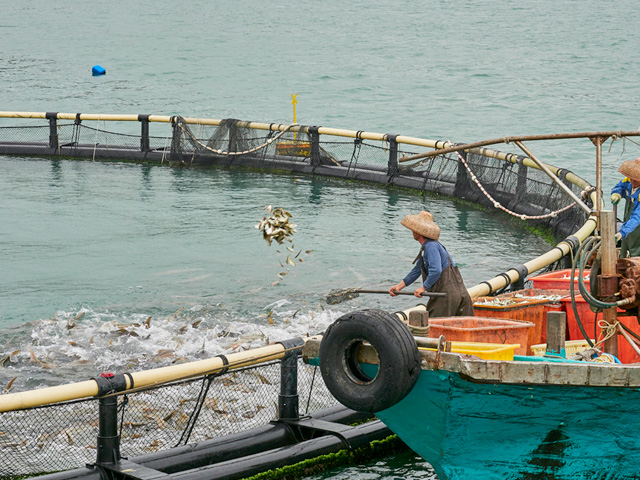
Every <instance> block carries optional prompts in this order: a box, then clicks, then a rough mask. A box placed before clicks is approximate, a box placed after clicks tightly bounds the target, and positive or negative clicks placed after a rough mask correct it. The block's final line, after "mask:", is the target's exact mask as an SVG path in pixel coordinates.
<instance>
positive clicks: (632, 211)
mask: <svg viewBox="0 0 640 480" xmlns="http://www.w3.org/2000/svg"><path fill="white" fill-rule="evenodd" d="M618 171H619V172H620V173H622V174H623V175H624V176H625V178H624V179H622V180H621V181H619V182H618V183H617V184H616V186H615V187H613V188H612V189H611V203H612V204H613V205H617V204H618V203H619V202H620V200H621V199H623V198H624V199H626V204H625V207H624V217H623V220H624V223H623V224H622V226H621V227H620V231H619V232H618V233H616V241H618V240H622V243H621V245H620V257H621V258H626V257H639V256H640V228H637V227H638V225H640V200H639V198H638V196H639V195H640V188H638V187H640V158H636V159H635V160H627V161H626V162H622V165H621V166H620V168H619V169H618Z"/></svg>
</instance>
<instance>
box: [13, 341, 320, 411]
mask: <svg viewBox="0 0 640 480" xmlns="http://www.w3.org/2000/svg"><path fill="white" fill-rule="evenodd" d="M310 338H312V337H310ZM302 340H303V341H305V342H306V341H307V340H309V338H303V339H302ZM286 353H287V351H286V349H285V347H284V346H283V345H282V344H281V343H275V344H273V345H269V346H266V347H261V348H256V349H253V350H248V351H246V352H239V353H231V354H229V355H225V356H226V358H227V360H228V362H229V363H228V365H225V364H224V362H223V361H222V358H220V357H219V356H217V357H213V358H209V359H206V360H198V361H195V362H188V363H183V364H180V365H172V366H169V367H161V368H156V369H153V370H145V371H141V372H133V373H130V375H131V377H132V378H133V386H134V388H136V389H137V388H143V387H149V386H153V385H161V384H163V383H168V382H174V381H179V380H185V379H189V378H194V377H199V376H202V375H208V374H211V373H216V372H219V371H221V370H223V369H225V368H228V369H229V370H234V369H238V368H242V367H247V366H250V365H257V364H260V363H265V362H270V361H272V360H279V359H281V358H282V357H284V355H285V354H286ZM125 379H126V383H127V390H129V389H131V383H130V380H129V378H127V376H126V375H125ZM124 391H125V392H126V390H124ZM97 394H98V384H97V383H96V381H95V380H86V381H84V382H78V383H72V384H68V385H59V386H55V387H47V388H40V389H37V390H29V391H26V392H16V393H9V394H6V395H0V412H9V411H12V410H23V409H26V408H32V407H37V406H41V405H48V404H53V403H60V402H67V401H71V400H78V399H82V398H87V397H94V396H96V395H97Z"/></svg>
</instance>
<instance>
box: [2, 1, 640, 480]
mask: <svg viewBox="0 0 640 480" xmlns="http://www.w3.org/2000/svg"><path fill="white" fill-rule="evenodd" d="M0 5H1V6H2V15H1V16H0V85H1V87H2V88H0V110H6V111H37V112H44V111H59V112H72V113H74V112H82V113H127V114H144V113H151V114H160V115H173V114H179V115H184V116H192V117H210V118H229V117H231V118H240V119H244V120H255V121H264V122H282V123H290V122H292V120H293V110H292V105H291V95H292V94H297V100H298V104H297V107H296V113H297V121H298V122H299V123H302V124H308V125H323V126H331V127H337V128H347V129H352V130H367V131H373V132H382V133H395V134H404V135H412V136H417V137H424V138H431V139H442V140H452V141H456V142H473V141H479V140H485V139H488V138H496V137H504V136H509V135H519V134H543V133H560V132H578V131H594V130H635V129H637V128H638V126H639V125H640V118H639V117H638V114H637V111H638V107H639V106H640V105H639V104H640V91H639V90H638V88H637V83H638V76H639V75H638V74H639V71H640V68H639V66H640V65H639V62H640V59H639V57H638V55H637V45H638V41H637V40H636V33H637V25H638V24H640V18H639V17H640V14H639V13H638V9H637V5H636V4H635V3H633V2H631V1H612V2H608V3H606V4H603V3H602V2H595V1H593V0H583V1H577V0H576V1H574V0H555V1H551V0H532V1H528V2H486V1H480V0H462V1H459V2H445V1H442V0H439V1H429V2H421V3H420V2H408V1H404V0H401V1H396V2H381V1H376V0H373V1H367V2H363V1H359V0H355V1H351V2H346V3H345V2H311V1H306V0H303V1H299V2H295V3H293V2H280V3H277V2H275V3H274V2H256V1H247V0H235V1H233V2H231V1H226V0H220V1H216V2H207V1H202V0H194V1H192V2H188V3H179V2H174V1H172V2H170V1H166V0H154V1H149V0H140V1H137V2H124V1H119V0H117V1H113V2H102V3H100V2H98V3H96V2H80V1H68V2H48V1H44V0H33V1H27V2H9V1H6V0H5V1H2V2H1V3H0ZM96 64H100V65H102V66H103V67H105V68H106V70H107V74H106V75H105V76H103V77H92V76H91V67H92V66H93V65H96ZM528 146H529V147H530V149H531V150H532V151H533V152H534V153H536V154H538V156H539V157H540V158H541V159H542V160H544V161H546V162H549V163H552V164H555V165H558V166H563V167H565V168H568V169H570V170H573V171H575V172H577V173H579V174H580V175H582V176H584V177H585V178H587V179H588V180H590V181H591V182H592V183H594V184H595V170H594V166H595V149H594V147H593V146H592V145H591V144H590V142H588V141H587V142H584V141H581V142H568V143H563V144H562V145H561V146H557V145H552V144H549V143H548V142H546V143H541V144H533V143H532V144H529V145H528ZM502 149H503V150H506V151H514V152H515V151H517V150H515V147H513V146H512V145H509V146H504V147H503V148H502ZM637 156H640V151H639V149H638V146H637V145H636V144H634V143H632V142H625V143H624V144H623V143H622V142H616V143H614V144H611V143H610V142H608V143H607V144H606V145H605V148H604V156H603V165H604V167H605V169H604V186H605V190H608V189H609V188H610V187H611V186H612V185H613V184H614V183H615V182H616V181H617V180H618V179H619V175H618V173H617V165H618V164H619V163H620V162H621V161H623V160H628V159H632V158H635V157H637ZM268 204H271V205H274V206H276V207H283V208H285V209H287V210H288V211H290V212H291V213H292V215H293V218H292V221H293V222H295V223H296V224H297V225H298V227H297V230H298V231H297V233H296V234H295V235H294V237H293V242H292V243H291V244H288V245H282V246H275V245H272V246H271V247H269V246H268V245H267V244H266V243H265V242H264V240H263V239H262V238H261V235H260V233H259V232H258V230H256V229H255V228H254V225H255V224H257V223H258V221H259V220H260V219H261V218H262V217H263V216H264V215H265V213H266V212H265V211H264V207H265V206H266V205H268ZM422 209H427V210H429V211H431V212H433V213H434V215H435V219H436V221H437V222H438V224H439V225H440V226H441V228H442V238H441V240H442V241H443V243H444V244H445V245H446V246H447V248H448V249H449V251H450V252H451V253H452V256H453V258H454V260H455V261H456V263H457V264H458V265H459V266H460V268H461V271H462V274H463V277H464V279H465V282H466V283H467V285H468V286H470V285H472V284H475V283H477V282H480V281H482V280H485V279H488V278H491V277H493V276H494V275H495V274H497V273H500V272H502V271H504V270H505V269H506V268H508V267H510V266H512V265H517V264H521V263H523V262H524V261H527V260H528V259H530V258H532V257H534V256H536V255H537V254H539V253H541V252H543V251H545V250H546V249H548V248H549V245H548V244H546V243H545V242H544V241H543V240H542V239H540V238H537V237H535V236H534V235H532V234H531V233H529V232H527V231H526V230H525V229H524V228H523V227H522V225H520V224H519V223H517V222H513V221H510V220H509V219H508V218H505V217H504V216H502V215H496V214H491V213H489V214H488V213H484V212H480V211H478V210H475V209H473V208H469V207H466V206H461V205H459V204H456V203H453V202H451V201H448V200H446V199H442V198H432V197H421V196H417V195H414V194H412V193H410V192H406V191H398V190H386V189H383V188H379V187H371V186H363V185H357V184H353V183H347V182H342V181H336V180H326V179H316V178H309V177H292V176H278V175H261V174H254V173H246V172H244V173H241V172H228V171H222V170H212V169H172V168H169V167H149V166H140V165H131V164H119V163H100V162H91V161H70V160H62V161H51V160H39V159H31V158H21V159H11V158H2V157H0V272H1V273H2V274H1V275H0V342H1V344H2V347H1V348H2V352H0V355H2V356H3V357H4V356H5V355H7V354H9V353H13V352H16V351H19V352H20V353H16V354H14V355H13V356H12V361H11V362H10V365H11V366H10V367H9V368H4V369H0V386H1V385H3V384H6V383H7V382H8V381H9V380H10V379H11V378H13V377H16V376H17V377H18V378H17V380H16V381H15V384H14V388H15V389H25V388H32V387H34V386H39V385H53V384H59V383H64V382H67V381H70V380H71V379H73V380H75V379H77V375H78V374H79V373H80V374H82V375H84V374H86V375H94V374H95V372H96V371H101V370H103V369H114V370H122V369H124V368H132V366H134V367H137V368H142V367H143V366H147V365H148V364H149V362H150V360H149V359H150V358H153V357H154V355H155V354H156V352H158V351H159V350H162V349H164V350H172V351H173V352H174V357H175V358H182V357H184V358H196V357H197V355H201V354H202V352H203V351H204V352H205V353H206V354H211V355H215V354H218V353H222V352H225V351H228V350H229V349H230V348H231V347H232V345H235V344H237V343H238V342H240V343H241V344H242V345H243V346H246V347H254V346H259V345H262V344H264V343H265V342H268V341H273V340H277V339H283V338H286V337H290V336H297V335H303V334H306V333H318V332H321V331H323V330H324V329H325V328H326V326H327V325H329V324H330V323H331V322H332V321H333V320H335V319H336V318H337V317H338V316H340V315H341V314H343V313H345V312H346V311H350V310H353V309H357V308H364V307H376V308H384V309H389V310H402V309H405V308H408V307H409V306H411V305H412V304H413V303H412V301H411V299H410V298H409V299H407V298H395V299H390V298H387V297H382V296H373V295H372V296H368V297H366V298H365V297H364V296H363V297H360V298H358V299H355V300H352V301H351V302H349V303H344V304H340V305H336V306H334V307H330V306H328V305H326V304H325V303H324V296H325V295H326V294H327V293H328V292H329V291H330V290H332V289H334V288H345V287H350V286H368V287H374V288H378V287H379V288H388V286H389V285H391V284H392V283H395V282H397V281H398V280H399V279H401V278H402V277H403V276H404V275H405V274H406V272H407V271H408V269H409V267H410V262H411V260H412V259H413V257H414V256H415V254H416V250H417V249H416V247H417V244H416V243H415V242H414V241H413V240H412V238H411V236H410V235H409V233H408V231H407V230H406V229H404V227H402V226H401V225H400V220H401V219H402V217H403V216H404V215H406V214H407V213H412V212H414V213H415V212H417V211H420V210H422ZM287 246H288V247H289V248H290V249H291V250H287V248H286V247H287ZM287 256H289V258H290V259H293V260H294V261H295V267H293V266H291V265H290V264H289V263H287ZM149 317H151V320H150V322H151V326H152V329H151V331H152V333H153V334H152V335H151V336H150V337H148V338H143V337H137V338H136V337H128V338H123V337H119V339H117V340H116V341H113V338H110V337H109V335H110V334H112V333H113V332H114V331H115V332H117V330H118V329H119V328H121V326H122V325H130V324H132V323H136V322H142V321H145V320H146V319H148V318H149ZM197 321H200V323H199V325H200V328H199V329H197V330H196V329H189V328H187V329H184V328H182V327H184V326H186V325H192V324H193V323H194V322H197ZM72 323H74V324H75V326H74V327H71V324H72ZM69 327H71V328H69ZM105 339H106V340H105ZM236 348H237V347H236ZM32 355H34V356H35V357H36V358H37V359H39V360H41V361H46V362H48V363H49V364H50V365H54V366H56V368H55V369H54V372H55V373H53V372H52V371H51V370H47V369H42V368H39V364H38V363H37V362H33V361H32ZM162 361H164V362H170V361H171V359H163V360H162ZM328 475H329V476H325V477H324V478H332V477H336V478H351V477H357V478H363V479H364V478H366V479H392V478H416V479H417V478H435V477H434V476H433V473H432V472H431V471H430V470H429V468H428V466H427V465H426V464H424V462H422V461H420V460H419V459H415V458H414V457H413V456H412V455H407V456H404V457H402V458H400V459H395V460H392V459H387V460H383V461H381V462H376V463H374V464H371V465H365V466H362V468H359V467H358V468H349V469H346V470H342V471H339V472H331V473H330V474H328Z"/></svg>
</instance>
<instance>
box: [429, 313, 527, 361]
mask: <svg viewBox="0 0 640 480" xmlns="http://www.w3.org/2000/svg"><path fill="white" fill-rule="evenodd" d="M533 328H534V324H533V323H531V322H518V321H513V320H506V319H504V318H485V317H477V316H476V317H438V318H431V319H429V336H430V337H435V338H438V337H439V336H440V335H444V337H445V339H446V340H448V341H450V342H454V341H455V342H479V343H499V344H502V345H505V344H516V343H517V344H520V346H519V347H518V348H516V349H515V354H516V355H525V354H526V352H528V351H529V330H530V329H533Z"/></svg>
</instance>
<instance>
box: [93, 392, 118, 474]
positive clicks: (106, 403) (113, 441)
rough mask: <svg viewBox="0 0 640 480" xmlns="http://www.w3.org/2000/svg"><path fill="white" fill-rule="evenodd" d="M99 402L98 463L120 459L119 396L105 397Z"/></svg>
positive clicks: (114, 461)
mask: <svg viewBox="0 0 640 480" xmlns="http://www.w3.org/2000/svg"><path fill="white" fill-rule="evenodd" d="M98 402H99V405H100V406H99V419H100V420H99V422H100V424H99V426H98V453H97V458H96V463H117V462H119V461H120V436H119V435H118V397H117V396H115V395H114V396H112V397H103V398H101V399H99V400H98Z"/></svg>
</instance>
